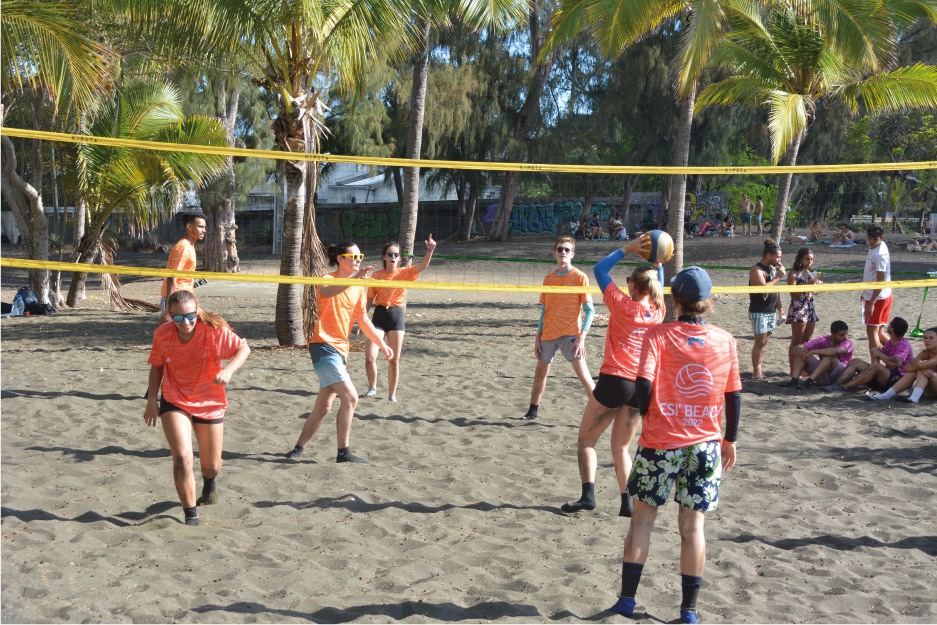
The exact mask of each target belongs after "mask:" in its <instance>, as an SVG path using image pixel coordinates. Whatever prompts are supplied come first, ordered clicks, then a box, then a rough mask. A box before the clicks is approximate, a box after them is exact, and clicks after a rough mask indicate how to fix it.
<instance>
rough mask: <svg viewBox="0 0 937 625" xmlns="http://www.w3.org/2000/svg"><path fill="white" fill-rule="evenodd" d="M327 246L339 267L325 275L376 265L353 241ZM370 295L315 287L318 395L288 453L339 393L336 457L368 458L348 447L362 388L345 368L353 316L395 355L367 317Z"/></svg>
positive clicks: (360, 272)
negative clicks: (368, 261) (364, 262)
mask: <svg viewBox="0 0 937 625" xmlns="http://www.w3.org/2000/svg"><path fill="white" fill-rule="evenodd" d="M326 251H327V252H328V255H329V266H331V267H338V269H337V270H336V271H334V272H332V273H327V274H325V275H324V276H322V277H323V278H325V279H326V280H347V279H349V278H353V279H366V278H367V277H368V272H369V271H371V270H372V269H374V265H371V266H370V267H362V266H361V261H362V260H364V254H362V253H361V252H360V251H359V250H358V246H357V245H355V244H354V243H352V242H351V241H342V242H341V243H333V244H332V245H330V246H329V247H328V249H327V250H326ZM366 300H367V289H366V288H365V287H363V286H340V285H331V284H330V285H320V286H319V287H318V288H317V289H316V312H318V314H319V319H318V320H317V321H316V325H315V327H314V328H313V330H312V337H311V338H310V339H309V357H310V358H311V359H312V368H313V369H315V371H316V375H318V376H319V395H318V397H316V403H315V406H313V408H312V412H310V413H309V417H307V418H306V422H305V423H304V424H303V430H302V432H300V434H299V440H298V441H297V442H296V446H295V447H293V450H292V451H290V452H288V453H287V454H286V457H287V458H293V459H294V460H296V459H299V457H300V456H301V455H302V453H303V449H305V447H306V445H308V444H309V441H311V440H312V437H313V436H315V434H316V432H318V431H319V426H321V425H322V422H323V421H324V420H325V417H326V416H327V415H328V414H329V412H331V410H332V402H333V401H335V398H336V397H338V398H339V400H340V401H341V404H340V405H339V408H338V415H336V417H335V427H336V429H337V442H338V455H337V456H336V458H335V461H336V462H357V463H362V464H368V461H367V460H365V459H364V458H359V457H358V456H356V455H354V454H353V453H351V448H350V447H349V445H350V440H351V422H352V418H353V417H354V415H355V407H356V406H357V405H358V391H357V390H356V389H355V385H354V384H352V382H351V377H350V376H349V375H348V370H347V369H346V368H345V359H346V358H347V357H348V351H349V343H348V335H349V333H350V332H351V328H352V326H353V325H354V324H355V321H357V322H358V327H359V328H361V330H362V331H363V332H364V335H365V336H366V337H368V338H369V339H370V340H372V341H374V342H375V343H377V344H378V345H379V346H380V349H381V351H382V352H384V356H385V357H386V359H387V360H390V359H391V358H393V356H394V350H393V349H391V348H390V347H388V346H387V344H386V343H384V340H383V338H382V337H381V336H380V335H379V334H378V333H377V330H376V329H375V328H374V326H373V325H372V324H371V320H370V319H368V314H367V310H366V305H365V301H366Z"/></svg>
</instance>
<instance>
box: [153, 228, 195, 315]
mask: <svg viewBox="0 0 937 625" xmlns="http://www.w3.org/2000/svg"><path fill="white" fill-rule="evenodd" d="M205 223H206V222H205V215H204V214H203V213H200V212H189V213H183V214H182V224H183V227H184V228H185V236H184V237H182V238H181V239H179V242H178V243H176V244H175V245H174V246H173V248H172V251H171V252H169V261H168V262H167V263H166V269H174V270H177V271H195V270H196V269H197V268H198V263H197V260H196V257H195V244H196V243H197V242H198V241H201V240H202V239H204V238H205ZM194 290H195V280H194V279H192V278H166V279H165V280H163V286H162V289H161V291H160V300H159V312H160V315H159V321H158V322H157V323H158V324H159V325H163V324H164V323H166V322H167V321H169V310H168V309H167V306H166V301H167V300H168V299H169V296H170V295H172V294H173V293H174V292H175V291H194Z"/></svg>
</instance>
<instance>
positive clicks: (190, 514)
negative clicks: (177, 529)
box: [182, 507, 198, 525]
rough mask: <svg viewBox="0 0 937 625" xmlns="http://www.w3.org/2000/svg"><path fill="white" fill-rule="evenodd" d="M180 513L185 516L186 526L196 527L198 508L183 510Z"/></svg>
mask: <svg viewBox="0 0 937 625" xmlns="http://www.w3.org/2000/svg"><path fill="white" fill-rule="evenodd" d="M182 512H183V513H184V514H185V524H186V525H198V508H195V507H192V508H183V509H182Z"/></svg>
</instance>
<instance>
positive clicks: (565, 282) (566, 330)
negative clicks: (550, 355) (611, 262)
mask: <svg viewBox="0 0 937 625" xmlns="http://www.w3.org/2000/svg"><path fill="white" fill-rule="evenodd" d="M543 286H589V277H588V276H587V275H586V274H584V273H582V272H581V271H579V270H578V269H576V268H575V267H573V268H572V269H570V270H569V273H565V274H563V275H562V276H558V275H556V272H555V271H554V272H553V273H551V274H548V275H547V277H546V278H544V279H543ZM591 301H592V296H591V295H589V294H588V293H541V294H540V303H541V304H543V305H544V314H543V333H542V334H541V335H540V339H541V340H543V341H553V340H555V339H558V338H560V337H561V336H578V335H579V333H580V332H581V331H582V318H581V315H580V312H581V311H582V305H583V304H585V303H586V302H591Z"/></svg>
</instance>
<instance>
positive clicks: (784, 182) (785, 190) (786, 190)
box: [771, 128, 807, 241]
mask: <svg viewBox="0 0 937 625" xmlns="http://www.w3.org/2000/svg"><path fill="white" fill-rule="evenodd" d="M806 133H807V129H806V128H805V129H804V130H801V131H800V134H798V135H797V136H796V137H794V140H793V141H791V145H790V147H789V148H787V155H788V156H787V165H789V166H791V167H793V166H794V165H796V164H797V153H798V152H799V151H800V142H801V141H802V140H803V138H804V135H805V134H806ZM793 177H794V174H782V175H781V180H780V182H779V183H778V203H777V205H776V206H775V208H774V221H773V222H772V224H771V234H772V235H773V236H774V238H775V239H776V240H778V241H780V240H781V236H782V233H783V231H784V220H785V219H786V218H787V202H788V200H789V199H790V195H791V179H792V178H793Z"/></svg>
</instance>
